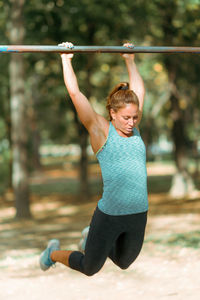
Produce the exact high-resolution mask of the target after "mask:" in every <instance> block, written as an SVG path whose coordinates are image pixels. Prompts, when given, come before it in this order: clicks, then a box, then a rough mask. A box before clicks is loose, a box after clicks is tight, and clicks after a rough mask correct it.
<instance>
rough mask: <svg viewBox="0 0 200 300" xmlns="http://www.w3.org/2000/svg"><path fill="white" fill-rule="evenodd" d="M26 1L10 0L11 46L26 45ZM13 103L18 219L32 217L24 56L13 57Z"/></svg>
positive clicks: (12, 116) (14, 162)
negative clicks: (24, 20)
mask: <svg viewBox="0 0 200 300" xmlns="http://www.w3.org/2000/svg"><path fill="white" fill-rule="evenodd" d="M24 2H25V0H10V5H11V8H10V23H9V26H10V28H9V29H10V30H9V32H10V36H9V40H10V44H23V41H24V35H25V28H24V25H23V7H24ZM9 75H10V101H11V124H12V134H11V138H12V159H13V160H12V161H13V164H12V184H13V189H14V197H15V202H16V217H18V218H27V217H30V207H29V180H28V170H27V166H28V163H27V161H28V153H27V122H26V98H25V88H24V82H25V76H24V57H23V55H19V54H11V57H10V66H9Z"/></svg>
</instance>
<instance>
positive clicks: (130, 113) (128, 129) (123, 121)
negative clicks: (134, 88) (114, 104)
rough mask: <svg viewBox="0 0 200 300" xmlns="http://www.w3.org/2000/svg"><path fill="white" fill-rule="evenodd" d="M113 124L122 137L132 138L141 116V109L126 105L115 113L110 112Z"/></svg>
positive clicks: (134, 105) (131, 104) (133, 105)
mask: <svg viewBox="0 0 200 300" xmlns="http://www.w3.org/2000/svg"><path fill="white" fill-rule="evenodd" d="M110 114H111V117H112V123H113V125H114V126H115V128H116V130H117V131H118V133H119V134H120V135H122V136H131V135H132V132H133V128H134V127H135V126H136V124H137V121H138V115H139V108H138V106H137V105H136V104H133V103H129V104H125V105H124V106H123V107H122V108H120V109H118V111H117V112H115V111H114V110H113V109H111V110H110Z"/></svg>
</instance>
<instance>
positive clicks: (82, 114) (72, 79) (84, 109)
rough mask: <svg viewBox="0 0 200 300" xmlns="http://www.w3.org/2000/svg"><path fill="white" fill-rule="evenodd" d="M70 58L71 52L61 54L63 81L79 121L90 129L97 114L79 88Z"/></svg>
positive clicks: (67, 44) (66, 44) (71, 56)
mask: <svg viewBox="0 0 200 300" xmlns="http://www.w3.org/2000/svg"><path fill="white" fill-rule="evenodd" d="M61 45H62V46H66V47H67V48H72V47H73V45H72V44H71V43H62V44H61ZM72 58H73V54H72V53H69V54H64V53H62V54H61V59H62V66H63V76H64V82H65V85H66V88H67V90H68V93H69V95H70V97H71V99H72V102H73V104H74V106H75V108H76V111H77V113H78V116H79V118H80V121H81V122H82V124H83V125H84V126H85V127H86V129H87V130H88V131H90V128H91V126H92V124H93V123H95V121H96V119H97V118H98V115H97V113H96V112H95V111H94V110H93V108H92V106H91V104H90V102H89V100H88V99H87V98H86V97H85V95H83V94H82V93H81V91H80V90H79V86H78V82H77V78H76V75H75V73H74V70H73V67H72V62H71V61H72Z"/></svg>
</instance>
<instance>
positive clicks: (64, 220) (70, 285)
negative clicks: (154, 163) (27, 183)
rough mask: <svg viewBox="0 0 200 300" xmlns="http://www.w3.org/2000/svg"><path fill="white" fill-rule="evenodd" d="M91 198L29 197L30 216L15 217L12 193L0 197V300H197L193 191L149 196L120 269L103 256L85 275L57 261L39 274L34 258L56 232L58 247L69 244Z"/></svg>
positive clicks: (199, 216)
mask: <svg viewBox="0 0 200 300" xmlns="http://www.w3.org/2000/svg"><path fill="white" fill-rule="evenodd" d="M37 179H38V178H36V177H35V178H34V179H33V180H37ZM43 179H44V175H43ZM9 197H10V198H9ZM97 200H98V196H93V197H91V199H90V201H88V202H87V201H84V202H81V201H77V199H76V197H75V196H73V197H72V196H66V195H65V196H64V195H58V194H56V195H51V197H47V196H41V195H40V196H38V195H33V196H32V202H31V203H32V204H31V209H32V213H33V216H34V219H30V220H26V221H20V222H19V221H16V220H14V219H13V216H14V214H15V211H14V209H13V206H12V196H11V195H9V194H8V195H6V198H4V199H3V198H2V199H1V202H0V203H1V209H0V220H1V221H0V230H1V233H0V300H10V299H12V300H13V299H15V300H22V299H23V300H26V299H27V300H33V299H34V300H44V299H48V300H57V299H58V300H66V299H70V300H79V299H80V300H102V299H110V300H111V299H116V300H118V299H120V300H121V299H123V300H128V299H140V300H143V299H145V300H146V299H148V300H156V299H163V300H164V299H176V300H186V299H187V300H188V299H189V300H198V299H200V250H199V247H200V193H196V194H194V195H191V196H190V197H188V198H187V199H176V200H175V199H170V198H169V197H168V195H167V194H150V195H149V203H150V210H149V218H148V225H147V230H146V236H145V243H144V246H143V249H142V252H141V254H140V256H139V257H138V259H137V260H136V262H135V263H134V264H133V265H132V266H131V267H130V268H129V269H128V270H120V269H119V268H118V267H117V266H115V265H114V264H113V263H112V262H111V261H110V260H107V262H106V263H105V265H104V267H103V269H102V270H101V271H100V272H99V273H98V274H96V275H94V276H93V277H86V276H85V275H83V274H80V273H78V272H75V271H73V270H71V269H67V268H66V267H64V266H62V265H59V264H57V265H56V267H55V268H51V269H50V270H49V271H46V272H42V271H41V270H40V269H39V266H38V257H39V254H40V253H41V251H42V250H43V248H44V247H45V245H46V243H47V241H48V240H49V239H50V238H55V237H56V238H59V239H60V241H61V246H62V248H63V249H72V250H73V249H74V250H75V249H77V244H78V241H79V239H80V236H81V230H82V228H84V227H85V226H87V225H88V223H89V221H90V218H91V215H92V212H93V210H94V208H95V205H96V202H97Z"/></svg>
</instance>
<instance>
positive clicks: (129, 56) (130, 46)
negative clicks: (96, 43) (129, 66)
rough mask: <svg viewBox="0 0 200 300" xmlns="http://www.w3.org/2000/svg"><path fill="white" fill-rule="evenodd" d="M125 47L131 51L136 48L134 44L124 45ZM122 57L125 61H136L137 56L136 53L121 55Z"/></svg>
mask: <svg viewBox="0 0 200 300" xmlns="http://www.w3.org/2000/svg"><path fill="white" fill-rule="evenodd" d="M123 47H127V48H130V49H133V48H134V45H133V44H132V43H124V44H123ZM121 56H122V57H123V58H125V59H134V58H135V54H134V53H130V54H129V53H121Z"/></svg>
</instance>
